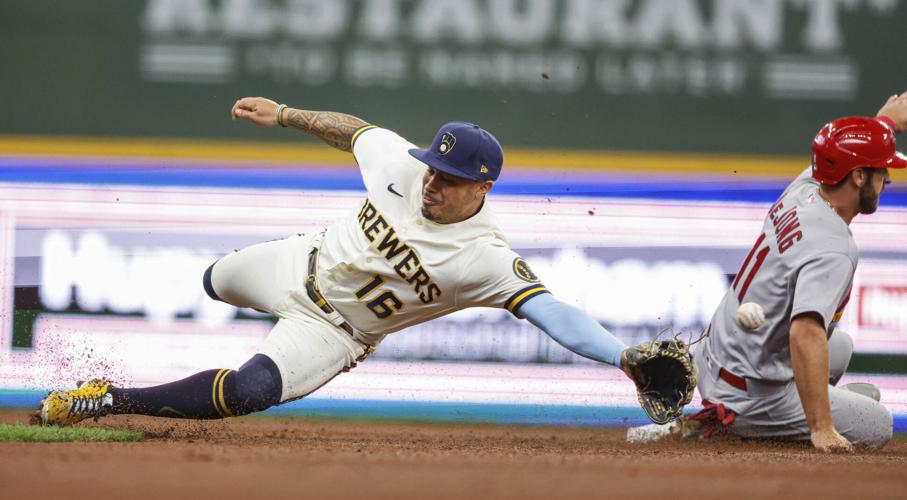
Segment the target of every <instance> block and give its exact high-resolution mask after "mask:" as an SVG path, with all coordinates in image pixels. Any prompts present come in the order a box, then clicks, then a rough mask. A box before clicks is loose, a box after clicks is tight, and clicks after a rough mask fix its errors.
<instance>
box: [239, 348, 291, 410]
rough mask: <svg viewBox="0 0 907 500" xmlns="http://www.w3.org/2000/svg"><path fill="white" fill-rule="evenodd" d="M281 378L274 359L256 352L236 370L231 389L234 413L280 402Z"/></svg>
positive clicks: (263, 407) (264, 407)
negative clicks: (232, 388)
mask: <svg viewBox="0 0 907 500" xmlns="http://www.w3.org/2000/svg"><path fill="white" fill-rule="evenodd" d="M282 391H283V380H282V379H281V376H280V370H279V369H278V368H277V365H276V364H275V363H274V361H273V360H272V359H271V358H269V357H267V356H265V355H263V354H256V355H255V356H252V359H250V360H249V361H247V362H246V363H245V364H244V365H242V367H241V368H240V369H239V370H238V371H237V372H236V376H235V379H234V390H233V398H231V399H233V406H234V410H235V411H234V413H235V414H237V415H246V414H248V413H252V412H256V411H262V410H265V409H268V408H270V407H272V406H274V405H276V404H277V403H279V402H280V396H281V393H282Z"/></svg>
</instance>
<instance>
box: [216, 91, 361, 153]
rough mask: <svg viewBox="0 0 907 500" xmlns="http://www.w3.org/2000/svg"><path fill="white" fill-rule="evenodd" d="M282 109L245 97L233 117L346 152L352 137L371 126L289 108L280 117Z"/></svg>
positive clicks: (336, 115)
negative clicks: (301, 135) (288, 129)
mask: <svg viewBox="0 0 907 500" xmlns="http://www.w3.org/2000/svg"><path fill="white" fill-rule="evenodd" d="M279 106H280V105H279V104H277V103H276V102H274V101H272V100H270V99H266V98H264V97H243V98H242V99H240V100H238V101H236V103H235V104H233V109H232V110H231V111H230V113H231V116H232V117H233V119H234V120H246V121H249V122H252V123H254V124H256V125H260V126H262V127H273V126H276V125H280V126H282V127H287V126H289V127H293V128H295V129H298V130H301V131H303V132H305V133H307V134H309V135H313V136H315V137H317V138H319V139H321V140H322V141H324V142H326V143H327V144H328V145H330V146H333V147H335V148H337V149H339V150H341V151H346V152H350V151H352V144H351V143H352V140H353V134H355V133H356V131H357V130H359V129H360V128H362V127H364V126H366V125H368V124H369V123H368V122H366V121H365V120H362V119H360V118H357V117H355V116H352V115H348V114H345V113H335V112H333V111H309V110H305V109H295V108H290V107H286V108H284V109H283V110H282V112H281V113H280V116H279V117H278V110H279ZM278 118H279V119H280V121H279V122H278Z"/></svg>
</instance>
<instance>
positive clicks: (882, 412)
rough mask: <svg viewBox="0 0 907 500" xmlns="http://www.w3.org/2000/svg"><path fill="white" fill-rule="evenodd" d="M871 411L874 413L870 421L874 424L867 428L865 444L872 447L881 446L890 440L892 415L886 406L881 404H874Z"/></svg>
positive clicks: (892, 426)
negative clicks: (874, 423)
mask: <svg viewBox="0 0 907 500" xmlns="http://www.w3.org/2000/svg"><path fill="white" fill-rule="evenodd" d="M873 411H874V412H875V413H876V415H875V418H873V419H872V421H873V422H876V425H874V426H873V427H872V428H871V429H870V430H869V432H868V435H867V436H866V444H867V445H869V446H871V447H873V448H881V447H883V446H885V445H886V444H888V443H889V442H890V441H891V437H892V435H893V433H894V417H893V416H892V415H891V412H890V411H888V408H885V407H884V406H882V405H881V404H876V405H875V406H874V408H873Z"/></svg>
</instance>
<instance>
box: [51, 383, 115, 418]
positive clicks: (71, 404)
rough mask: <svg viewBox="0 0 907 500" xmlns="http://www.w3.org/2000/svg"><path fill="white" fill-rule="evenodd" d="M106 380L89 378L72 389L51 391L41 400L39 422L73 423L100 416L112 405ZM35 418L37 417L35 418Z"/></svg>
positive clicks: (111, 396) (111, 397)
mask: <svg viewBox="0 0 907 500" xmlns="http://www.w3.org/2000/svg"><path fill="white" fill-rule="evenodd" d="M109 387H110V382H108V381H107V380H99V379H95V380H89V381H88V382H85V383H83V384H81V385H79V388H78V389H75V390H72V391H53V392H51V393H50V394H48V395H47V397H46V398H44V399H43V400H41V408H40V409H39V413H40V422H38V423H41V424H43V425H59V426H67V425H73V424H76V423H78V422H81V421H83V420H85V419H86V418H94V419H97V418H98V417H102V416H104V415H106V414H107V413H108V412H109V411H110V408H111V407H112V406H113V395H112V394H110V392H108V388H109ZM36 420H37V419H36Z"/></svg>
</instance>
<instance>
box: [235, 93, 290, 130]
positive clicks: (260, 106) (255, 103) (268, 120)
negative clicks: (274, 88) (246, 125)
mask: <svg viewBox="0 0 907 500" xmlns="http://www.w3.org/2000/svg"><path fill="white" fill-rule="evenodd" d="M284 113H286V112H284ZM230 115H231V116H232V117H233V119H234V120H246V121H250V122H252V123H254V124H256V125H261V126H262V127H273V126H275V125H277V103H276V102H274V101H272V100H270V99H265V98H264V97H243V98H242V99H240V100H238V101H236V104H234V105H233V109H232V110H231V111H230Z"/></svg>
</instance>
